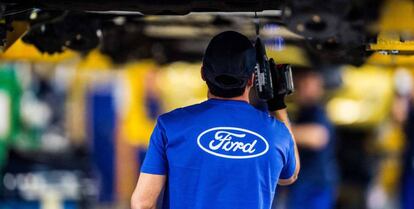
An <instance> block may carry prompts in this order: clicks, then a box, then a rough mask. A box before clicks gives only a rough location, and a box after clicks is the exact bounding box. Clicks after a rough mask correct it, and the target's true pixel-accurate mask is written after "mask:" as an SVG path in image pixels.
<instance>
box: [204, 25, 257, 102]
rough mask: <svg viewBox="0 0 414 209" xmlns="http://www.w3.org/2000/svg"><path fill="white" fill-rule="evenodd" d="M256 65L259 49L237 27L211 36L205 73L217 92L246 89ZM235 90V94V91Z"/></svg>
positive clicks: (227, 95) (207, 80) (215, 93)
mask: <svg viewBox="0 0 414 209" xmlns="http://www.w3.org/2000/svg"><path fill="white" fill-rule="evenodd" d="M255 65H256V51H255V48H254V47H253V44H252V43H251V42H250V40H249V39H248V38H247V37H246V36H244V35H242V34H240V33H238V32H235V31H226V32H222V33H220V34H218V35H216V36H215V37H214V38H213V39H211V41H210V43H209V44H208V46H207V49H206V51H205V53H204V57H203V76H204V79H205V80H206V82H207V85H208V87H209V89H210V91H212V93H213V94H214V95H217V96H222V97H232V96H238V95H237V94H239V93H240V91H241V93H243V91H244V88H245V87H246V84H247V81H248V79H249V78H250V77H251V76H252V73H253V72H254V68H255ZM234 94H236V95H234Z"/></svg>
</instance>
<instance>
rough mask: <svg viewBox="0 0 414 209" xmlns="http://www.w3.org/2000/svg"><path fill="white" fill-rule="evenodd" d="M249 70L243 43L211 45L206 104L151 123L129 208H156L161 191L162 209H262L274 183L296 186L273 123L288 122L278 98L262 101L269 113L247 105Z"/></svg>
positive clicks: (288, 139) (232, 37)
mask: <svg viewBox="0 0 414 209" xmlns="http://www.w3.org/2000/svg"><path fill="white" fill-rule="evenodd" d="M255 65H256V52H255V49H254V47H253V45H252V44H251V42H250V41H249V39H248V38H247V37H245V36H243V35H241V34H239V33H237V32H232V31H228V32H223V33H221V34H219V35H217V36H215V37H214V38H213V39H212V40H211V42H210V43H209V45H208V47H207V49H206V51H205V54H204V58H203V66H202V70H201V75H202V78H203V80H205V81H206V83H207V86H208V88H209V92H208V100H207V101H205V102H202V103H200V104H196V105H192V106H188V107H184V108H179V109H176V110H174V111H172V112H169V113H166V114H164V115H161V116H160V117H159V118H158V121H157V125H156V127H155V129H154V131H153V134H152V136H151V140H150V145H149V148H148V152H147V156H146V158H145V160H144V163H143V165H142V168H141V175H140V177H139V180H138V183H137V187H136V189H135V191H134V194H133V195H132V199H131V206H132V208H133V209H149V208H156V202H157V198H158V196H159V194H160V192H161V191H162V189H164V199H163V208H164V209H270V207H271V203H272V201H273V197H274V194H275V189H276V186H277V183H279V184H282V185H288V184H291V183H293V182H294V181H295V180H296V178H297V175H298V172H299V158H298V153H297V149H296V144H295V141H294V140H293V138H292V135H291V134H290V131H289V129H288V128H287V126H286V125H285V124H284V123H283V122H280V121H279V120H282V121H285V122H287V121H288V120H287V114H286V111H285V108H286V105H285V104H284V101H283V99H284V96H283V95H277V96H276V97H275V98H274V99H272V100H270V101H268V105H269V110H270V112H263V111H260V110H257V109H255V108H254V107H253V106H251V105H250V104H249V92H250V89H251V88H252V86H253V83H254V76H253V72H254V68H255ZM272 115H273V116H274V117H273V116H272ZM275 117H276V118H278V119H279V120H277V119H276V118H275Z"/></svg>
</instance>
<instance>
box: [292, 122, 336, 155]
mask: <svg viewBox="0 0 414 209" xmlns="http://www.w3.org/2000/svg"><path fill="white" fill-rule="evenodd" d="M292 131H293V133H294V134H295V140H296V143H298V144H299V146H301V147H306V148H309V149H312V150H320V149H322V148H324V147H325V146H326V145H327V144H328V141H329V131H328V129H327V128H326V127H325V126H323V125H320V124H318V123H309V124H303V125H294V126H293V127H292Z"/></svg>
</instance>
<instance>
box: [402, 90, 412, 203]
mask: <svg viewBox="0 0 414 209" xmlns="http://www.w3.org/2000/svg"><path fill="white" fill-rule="evenodd" d="M413 94H414V91H413ZM406 100H407V102H406V103H407V105H406V106H407V111H406V113H407V117H406V118H405V128H404V131H405V138H406V146H405V150H404V155H403V172H402V182H401V187H402V191H401V199H402V202H401V208H402V209H414V198H413V197H414V95H411V97H410V96H408V97H406Z"/></svg>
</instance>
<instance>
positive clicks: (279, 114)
mask: <svg viewBox="0 0 414 209" xmlns="http://www.w3.org/2000/svg"><path fill="white" fill-rule="evenodd" d="M271 114H272V115H273V116H274V117H275V118H276V119H278V120H280V121H282V122H283V123H284V124H285V125H286V127H287V128H288V130H289V132H290V134H291V135H292V139H293V143H294V150H295V161H296V167H295V172H294V173H293V175H292V177H290V178H289V179H279V182H278V184H279V185H290V184H293V183H294V182H295V181H296V179H297V178H298V175H299V170H300V159H299V152H298V148H297V146H296V141H295V137H294V135H293V132H292V128H291V125H290V121H289V117H288V114H287V111H286V108H285V109H281V110H276V111H274V112H271Z"/></svg>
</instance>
